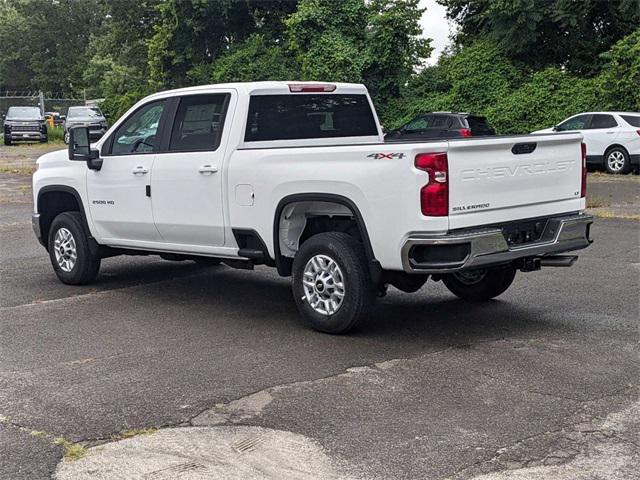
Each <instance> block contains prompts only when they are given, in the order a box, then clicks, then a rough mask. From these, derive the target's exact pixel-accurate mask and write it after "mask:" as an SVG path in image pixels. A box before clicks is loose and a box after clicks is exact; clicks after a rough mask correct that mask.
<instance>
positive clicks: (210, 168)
mask: <svg viewBox="0 0 640 480" xmlns="http://www.w3.org/2000/svg"><path fill="white" fill-rule="evenodd" d="M217 171H218V167H214V166H212V165H202V166H201V167H200V168H199V169H198V172H200V173H202V174H205V173H216V172H217Z"/></svg>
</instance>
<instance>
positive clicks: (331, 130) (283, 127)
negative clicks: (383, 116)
mask: <svg viewBox="0 0 640 480" xmlns="http://www.w3.org/2000/svg"><path fill="white" fill-rule="evenodd" d="M377 135H378V129H377V125H376V122H375V117H374V114H373V111H372V109H371V105H370V103H369V100H368V97H367V96H366V95H365V94H307V93H304V94H281V95H252V96H251V98H250V100H249V114H248V118H247V125H246V130H245V137H244V140H245V142H263V141H271V140H306V139H337V138H347V137H368V136H377Z"/></svg>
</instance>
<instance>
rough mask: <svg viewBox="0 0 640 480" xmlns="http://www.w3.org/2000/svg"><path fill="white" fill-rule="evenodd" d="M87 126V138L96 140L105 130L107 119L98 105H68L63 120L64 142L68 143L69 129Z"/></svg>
mask: <svg viewBox="0 0 640 480" xmlns="http://www.w3.org/2000/svg"><path fill="white" fill-rule="evenodd" d="M73 127H89V138H91V140H97V139H98V138H100V137H102V135H104V133H105V132H106V131H107V119H106V118H105V116H104V115H103V114H102V112H101V111H100V109H99V108H98V107H95V106H93V107H69V110H68V111H67V118H66V119H65V121H64V143H69V129H70V128H73Z"/></svg>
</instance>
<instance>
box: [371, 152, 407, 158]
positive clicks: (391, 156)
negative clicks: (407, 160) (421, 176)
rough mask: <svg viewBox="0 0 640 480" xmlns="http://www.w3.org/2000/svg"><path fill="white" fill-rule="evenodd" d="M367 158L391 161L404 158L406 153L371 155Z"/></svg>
mask: <svg viewBox="0 0 640 480" xmlns="http://www.w3.org/2000/svg"><path fill="white" fill-rule="evenodd" d="M367 158H375V159H376V160H382V159H383V158H388V159H389V160H393V159H394V158H404V153H371V154H369V155H367Z"/></svg>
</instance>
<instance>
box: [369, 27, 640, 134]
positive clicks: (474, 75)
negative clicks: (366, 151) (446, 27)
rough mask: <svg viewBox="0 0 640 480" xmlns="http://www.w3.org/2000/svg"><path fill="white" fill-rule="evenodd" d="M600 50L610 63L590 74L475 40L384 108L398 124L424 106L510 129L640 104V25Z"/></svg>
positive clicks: (384, 114) (391, 123) (415, 80)
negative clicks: (529, 61)
mask: <svg viewBox="0 0 640 480" xmlns="http://www.w3.org/2000/svg"><path fill="white" fill-rule="evenodd" d="M602 58H603V59H604V62H605V66H604V67H603V69H602V71H601V72H600V73H599V74H598V75H596V76H592V77H586V76H580V75H577V74H571V73H569V72H568V71H567V70H566V69H564V68H560V67H548V68H545V69H543V70H539V71H530V70H528V69H527V68H524V67H523V66H522V65H518V64H516V63H514V62H513V61H510V60H508V57H507V55H506V54H505V53H504V52H503V51H502V49H501V48H500V47H499V46H497V44H492V43H490V42H487V41H481V42H477V43H475V44H473V45H471V46H469V47H466V48H463V49H462V50H461V51H460V52H459V53H457V54H454V55H452V56H450V57H443V58H442V59H441V61H440V62H439V64H438V65H436V66H434V67H430V68H427V69H425V70H424V71H423V72H421V73H419V74H417V75H415V76H414V78H413V79H412V81H411V82H409V83H408V84H407V86H406V88H405V89H404V90H403V92H402V96H401V97H400V98H398V99H395V100H394V101H392V102H389V104H388V105H386V106H384V107H383V108H382V109H381V113H382V115H381V116H382V119H383V123H384V124H385V126H387V127H388V128H395V127H397V126H399V125H401V124H402V123H404V122H406V121H408V120H409V119H411V118H413V117H414V116H416V115H417V114H419V113H423V112H429V111H437V110H442V111H471V112H474V113H478V114H482V115H486V116H487V117H488V118H489V121H490V122H491V123H492V125H493V126H494V127H495V128H496V131H497V132H498V133H502V134H510V133H529V132H531V131H533V130H537V129H541V128H547V127H550V126H553V125H555V124H557V123H558V122H560V121H561V120H563V119H565V118H567V117H568V116H570V115H574V114H576V113H579V112H583V111H589V110H596V111H598V110H625V111H640V29H638V31H636V32H634V33H632V34H631V35H629V36H627V37H625V38H623V39H622V40H620V41H619V42H618V43H616V44H615V45H614V46H613V47H612V48H611V50H609V51H608V52H606V53H604V54H603V55H602ZM430 85H432V86H433V88H430Z"/></svg>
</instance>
